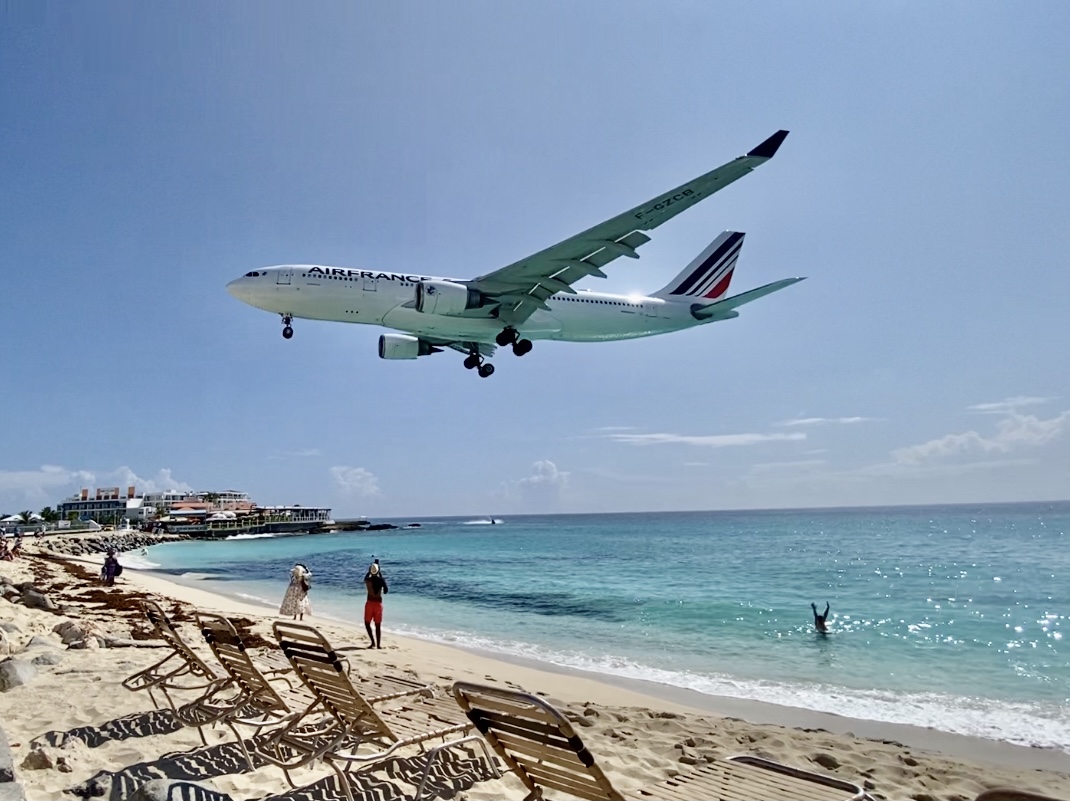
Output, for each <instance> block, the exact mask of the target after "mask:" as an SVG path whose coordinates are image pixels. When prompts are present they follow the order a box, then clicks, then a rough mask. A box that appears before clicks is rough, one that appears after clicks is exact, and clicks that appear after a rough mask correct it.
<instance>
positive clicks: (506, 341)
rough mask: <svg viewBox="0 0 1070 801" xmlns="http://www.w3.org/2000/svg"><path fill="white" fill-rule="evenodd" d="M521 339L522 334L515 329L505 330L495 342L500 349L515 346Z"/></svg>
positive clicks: (495, 338)
mask: <svg viewBox="0 0 1070 801" xmlns="http://www.w3.org/2000/svg"><path fill="white" fill-rule="evenodd" d="M519 337H520V334H519V333H517V330H516V329H515V328H503V329H502V330H501V331H500V332H499V333H498V336H496V337H494V341H495V342H497V343H498V347H499V348H504V347H505V346H506V345H513V344H515V343H516V341H517V339H518V338H519Z"/></svg>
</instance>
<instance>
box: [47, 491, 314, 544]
mask: <svg viewBox="0 0 1070 801" xmlns="http://www.w3.org/2000/svg"><path fill="white" fill-rule="evenodd" d="M72 512H73V513H75V514H76V515H77V517H78V519H79V520H95V521H96V522H98V523H105V524H107V523H116V524H117V523H119V522H121V521H122V520H123V519H124V518H125V519H126V520H129V521H130V523H131V524H134V525H141V524H148V523H152V524H153V526H158V527H160V528H164V529H167V530H169V531H171V530H174V531H181V532H183V533H189V534H191V535H194V536H196V535H198V534H203V535H205V536H220V535H221V534H224V533H228V532H235V531H237V532H239V533H250V532H252V533H260V532H267V533H276V532H294V531H315V530H318V529H322V528H324V527H325V526H326V525H328V524H330V523H332V522H333V521H332V520H331V510H330V508H329V507H321V506H297V505H294V506H257V504H256V503H254V502H253V501H252V500H251V499H250V498H249V493H247V492H241V491H240V490H222V491H221V492H212V491H205V492H188V491H181V490H165V491H161V492H146V493H145V494H144V495H138V494H137V491H136V488H135V487H127V488H126V493H125V495H124V494H123V493H120V491H119V488H118V487H110V488H107V489H97V490H96V492H95V493H94V494H92V496H91V495H90V491H89V490H88V489H82V490H81V491H80V492H79V494H78V495H74V496H72V497H71V498H68V499H67V500H65V501H63V502H62V503H61V504H59V513H60V515H61V516H62V517H64V518H67V517H69V516H70V515H71V513H72Z"/></svg>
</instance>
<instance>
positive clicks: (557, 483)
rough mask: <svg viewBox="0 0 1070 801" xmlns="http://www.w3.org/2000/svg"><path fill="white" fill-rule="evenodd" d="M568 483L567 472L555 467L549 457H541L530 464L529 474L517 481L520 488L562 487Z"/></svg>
mask: <svg viewBox="0 0 1070 801" xmlns="http://www.w3.org/2000/svg"><path fill="white" fill-rule="evenodd" d="M567 483H568V473H563V472H561V471H560V470H558V469H557V465H556V464H554V463H553V462H551V461H550V460H549V459H542V460H540V461H538V462H535V464H533V465H532V466H531V475H530V476H528V477H527V478H522V479H520V480H519V481H518V482H517V486H519V487H520V488H521V489H523V488H532V489H538V488H541V487H557V488H559V489H560V488H561V487H564V486H565V485H566V484H567Z"/></svg>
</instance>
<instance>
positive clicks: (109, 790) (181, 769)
mask: <svg viewBox="0 0 1070 801" xmlns="http://www.w3.org/2000/svg"><path fill="white" fill-rule="evenodd" d="M71 733H76V731H72V732H71ZM98 744H99V743H98ZM253 759H254V762H255V763H256V766H257V768H260V767H262V766H264V765H265V764H266V763H264V762H263V761H261V760H260V759H258V758H257V757H256V756H255V755H254V757H253ZM426 762H427V755H426V754H417V755H414V756H411V757H408V758H399V757H394V758H392V759H388V760H384V761H383V762H381V763H378V764H376V765H375V766H374V768H373V769H365V770H362V771H360V772H359V773H357V774H355V775H353V776H352V777H351V779H350V781H351V782H352V785H353V791H354V796H355V797H356V798H357V799H359V801H387V800H388V799H398V798H407V797H410V796H411V795H412V793H413V788H415V787H416V786H417V785H418V784H419V782H420V778H421V775H422V773H423V770H424V766H425V764H426ZM248 772H249V766H248V764H247V763H246V761H245V757H244V755H243V754H242V751H241V748H240V747H239V746H238V744H237V743H235V742H227V743H220V744H219V745H211V746H207V747H200V748H196V749H193V750H191V751H185V752H177V753H170V754H165V755H163V756H161V757H159V758H158V759H155V760H153V761H151V762H139V763H137V764H135V765H130V766H128V767H126V768H123V769H122V770H120V771H115V772H112V771H106V770H105V771H100V772H99V773H97V774H96V775H95V776H93V777H92V778H91V779H89V780H88V781H87V782H85V783H84V784H81V785H78V786H77V787H73V788H71V789H70V790H68V791H67V792H68V794H69V795H71V796H74V797H76V798H103V799H106V801H124V799H127V798H129V797H130V796H131V795H133V793H134V791H135V790H136V789H137V788H138V787H140V786H141V785H142V784H145V783H146V782H149V781H152V780H154V779H169V780H172V781H204V780H206V779H212V778H215V777H218V776H226V775H230V774H240V773H248ZM317 772H318V771H317ZM307 773H309V774H310V775H311V774H312V771H307ZM487 778H490V774H489V773H488V770H487V767H486V765H485V763H484V760H483V759H481V758H480V757H479V756H478V755H476V754H475V753H472V752H469V751H468V750H467V749H465V748H453V749H445V750H443V751H442V752H440V754H439V757H438V759H437V760H436V762H435V764H434V765H433V766H432V768H431V772H430V774H429V776H428V779H427V786H426V791H427V794H428V796H430V797H436V796H437V797H439V798H450V797H452V796H454V795H456V794H457V793H458V792H461V791H463V790H468V789H470V788H471V787H472V786H473V785H474V784H475V783H476V782H478V781H482V780H484V779H487ZM279 781H280V782H281V781H282V777H281V776H280V777H279ZM337 782H338V780H337V778H336V777H335V776H334V775H328V776H326V777H324V778H321V779H320V780H318V781H316V782H314V783H312V784H309V785H307V786H303V787H299V788H297V789H288V790H285V791H283V792H281V793H278V794H275V795H269V796H265V797H263V798H261V799H259V801H284V800H285V801H336V799H338V798H342V797H343V794H342V792H341V790H340V789H339V787H338V783H337ZM176 789H177V788H176ZM194 791H196V792H194ZM190 792H194V794H193V795H191V796H190V799H191V801H192V800H193V799H198V800H199V799H201V798H203V799H204V801H225V799H227V798H229V796H227V795H226V794H224V793H215V792H212V791H207V792H206V791H201V790H198V788H190ZM179 797H180V798H183V799H184V798H185V797H186V796H185V795H180V796H179Z"/></svg>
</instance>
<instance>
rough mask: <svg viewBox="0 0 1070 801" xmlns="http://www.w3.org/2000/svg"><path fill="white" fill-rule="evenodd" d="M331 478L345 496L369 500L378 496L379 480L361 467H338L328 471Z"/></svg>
mask: <svg viewBox="0 0 1070 801" xmlns="http://www.w3.org/2000/svg"><path fill="white" fill-rule="evenodd" d="M329 472H330V474H331V478H333V479H334V483H335V484H337V485H338V487H339V489H341V490H342V492H344V493H345V494H346V495H356V496H357V497H359V498H370V497H373V496H376V495H379V494H380V493H379V478H378V477H377V476H376V475H375V474H374V473H372V472H371V471H369V470H365V469H364V468H363V467H349V466H347V465H338V466H336V467H332V468H331V469H330V471H329Z"/></svg>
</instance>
